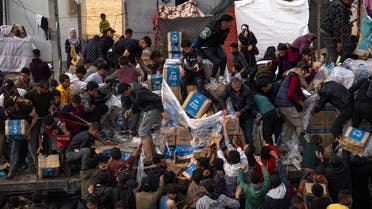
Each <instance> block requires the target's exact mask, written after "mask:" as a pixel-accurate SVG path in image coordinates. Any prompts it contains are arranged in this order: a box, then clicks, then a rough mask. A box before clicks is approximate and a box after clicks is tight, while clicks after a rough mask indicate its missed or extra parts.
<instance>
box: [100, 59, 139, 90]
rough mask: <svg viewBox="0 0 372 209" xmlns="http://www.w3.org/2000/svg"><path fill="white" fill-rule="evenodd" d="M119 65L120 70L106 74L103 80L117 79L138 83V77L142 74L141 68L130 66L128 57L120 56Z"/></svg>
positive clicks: (122, 81) (123, 81)
mask: <svg viewBox="0 0 372 209" xmlns="http://www.w3.org/2000/svg"><path fill="white" fill-rule="evenodd" d="M119 66H120V70H117V71H115V72H114V73H113V74H111V75H110V76H108V77H107V78H106V79H105V82H108V81H113V80H116V79H118V80H119V81H120V83H129V84H130V83H138V77H139V76H141V75H142V70H141V69H139V68H132V67H130V66H129V60H128V57H124V56H121V57H120V58H119Z"/></svg>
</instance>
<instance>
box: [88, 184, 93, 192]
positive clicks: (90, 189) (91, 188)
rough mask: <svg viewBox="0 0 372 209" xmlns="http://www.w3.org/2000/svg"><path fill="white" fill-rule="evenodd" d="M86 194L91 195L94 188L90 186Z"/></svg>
mask: <svg viewBox="0 0 372 209" xmlns="http://www.w3.org/2000/svg"><path fill="white" fill-rule="evenodd" d="M88 192H89V194H93V192H94V186H93V185H90V186H89V187H88Z"/></svg>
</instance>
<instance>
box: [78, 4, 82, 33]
mask: <svg viewBox="0 0 372 209" xmlns="http://www.w3.org/2000/svg"><path fill="white" fill-rule="evenodd" d="M77 18H78V34H79V38H80V40H83V32H82V30H83V28H82V26H81V21H82V18H81V3H79V4H77Z"/></svg>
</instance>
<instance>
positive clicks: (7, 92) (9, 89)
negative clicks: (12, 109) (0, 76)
mask: <svg viewBox="0 0 372 209" xmlns="http://www.w3.org/2000/svg"><path fill="white" fill-rule="evenodd" d="M6 98H9V99H12V100H13V101H17V100H18V101H21V100H23V99H22V97H21V96H20V95H19V92H18V90H17V87H16V86H15V84H14V82H13V81H12V80H10V79H8V80H6V81H5V83H4V86H3V94H1V95H0V106H3V105H4V99H6Z"/></svg>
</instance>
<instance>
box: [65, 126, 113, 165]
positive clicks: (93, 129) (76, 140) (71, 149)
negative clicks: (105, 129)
mask: <svg viewBox="0 0 372 209" xmlns="http://www.w3.org/2000/svg"><path fill="white" fill-rule="evenodd" d="M98 130H99V125H98V123H93V124H91V125H90V126H89V129H88V130H87V131H83V132H80V133H79V134H77V135H75V136H74V137H72V139H71V141H70V143H69V145H68V146H67V149H66V160H67V163H71V162H74V161H80V163H79V164H81V170H86V169H88V165H87V164H88V162H89V159H90V157H91V145H92V144H93V143H94V140H95V139H97V140H99V141H100V142H101V143H103V144H108V143H107V142H106V141H105V140H104V139H102V138H101V137H100V136H99V134H98Z"/></svg>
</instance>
